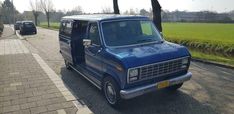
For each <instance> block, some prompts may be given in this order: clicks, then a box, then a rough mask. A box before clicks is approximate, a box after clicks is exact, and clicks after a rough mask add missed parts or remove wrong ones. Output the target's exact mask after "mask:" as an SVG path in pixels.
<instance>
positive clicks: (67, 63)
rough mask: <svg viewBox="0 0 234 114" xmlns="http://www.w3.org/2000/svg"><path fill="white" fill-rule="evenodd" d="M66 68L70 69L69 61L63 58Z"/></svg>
mask: <svg viewBox="0 0 234 114" xmlns="http://www.w3.org/2000/svg"><path fill="white" fill-rule="evenodd" d="M64 62H65V66H66V69H68V70H71V66H70V63H69V62H68V61H67V60H64Z"/></svg>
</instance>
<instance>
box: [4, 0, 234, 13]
mask: <svg viewBox="0 0 234 114" xmlns="http://www.w3.org/2000/svg"><path fill="white" fill-rule="evenodd" d="M1 1H3V0H1ZM52 1H53V4H54V8H55V9H56V10H72V9H73V8H74V7H76V6H81V7H82V9H83V11H84V12H86V13H98V12H101V11H102V9H105V8H110V9H112V7H113V5H112V0H52ZM118 1H119V8H120V10H121V12H124V11H126V10H129V9H131V8H132V9H136V8H137V9H142V8H144V9H146V10H149V9H150V8H151V0H118ZM159 2H160V4H161V6H162V9H164V10H169V11H174V10H179V11H184V10H186V11H204V10H210V11H216V12H227V11H231V10H234V5H233V4H234V0H159ZM14 5H15V6H16V9H17V10H19V11H20V12H23V11H28V10H30V5H29V0H14Z"/></svg>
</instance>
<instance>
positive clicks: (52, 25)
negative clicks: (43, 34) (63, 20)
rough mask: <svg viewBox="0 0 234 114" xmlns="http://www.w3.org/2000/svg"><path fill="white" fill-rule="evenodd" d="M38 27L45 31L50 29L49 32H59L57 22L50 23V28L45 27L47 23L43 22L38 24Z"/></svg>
mask: <svg viewBox="0 0 234 114" xmlns="http://www.w3.org/2000/svg"><path fill="white" fill-rule="evenodd" d="M39 27H42V28H46V29H51V30H57V31H58V30H59V23H57V22H51V23H50V27H48V26H47V23H45V22H43V23H40V25H39Z"/></svg>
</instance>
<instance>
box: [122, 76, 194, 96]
mask: <svg viewBox="0 0 234 114" xmlns="http://www.w3.org/2000/svg"><path fill="white" fill-rule="evenodd" d="M191 77H192V73H191V72H188V73H187V74H185V75H182V76H178V77H177V78H173V79H169V80H167V81H168V82H169V86H173V85H176V84H180V83H183V82H185V81H188V80H190V79H191ZM159 83H160V82H157V83H154V84H150V85H145V86H141V87H136V88H132V89H127V90H121V91H120V96H121V98H123V99H131V98H134V97H137V96H140V95H143V94H145V93H149V92H152V91H155V90H159V89H158V84H159Z"/></svg>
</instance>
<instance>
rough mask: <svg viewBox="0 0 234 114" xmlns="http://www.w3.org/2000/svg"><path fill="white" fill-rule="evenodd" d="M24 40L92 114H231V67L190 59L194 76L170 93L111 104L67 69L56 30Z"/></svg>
mask: <svg viewBox="0 0 234 114" xmlns="http://www.w3.org/2000/svg"><path fill="white" fill-rule="evenodd" d="M23 38H25V40H23V42H24V44H25V45H26V46H27V47H28V48H29V49H30V50H31V51H33V52H34V53H38V54H39V55H40V56H41V57H42V58H43V59H44V60H45V61H46V62H47V64H49V66H50V67H51V68H52V69H53V70H54V71H55V72H56V73H57V74H58V75H59V76H61V78H62V79H63V81H64V83H65V84H66V85H67V86H68V88H69V89H70V91H71V92H72V93H73V94H75V95H76V96H77V97H78V98H79V100H80V101H82V102H83V103H84V104H86V105H87V106H88V107H89V108H90V110H91V111H93V112H94V113H95V114H119V113H123V114H156V113H162V114H171V113H173V114H215V113H218V114H220V113H223V114H234V70H232V69H226V68H221V67H217V66H213V65H207V64H203V63H198V62H192V63H191V67H190V71H191V72H192V73H193V77H192V79H191V80H190V81H188V82H186V83H185V84H184V85H183V87H182V88H181V89H180V90H179V91H177V92H175V93H169V92H167V91H164V90H161V91H156V92H153V93H150V94H147V95H144V96H140V97H137V98H134V99H131V100H128V101H125V102H124V104H123V105H122V107H121V109H118V110H117V109H113V108H112V107H110V106H109V105H108V104H107V103H106V101H105V99H104V97H103V95H102V93H101V92H100V91H99V90H98V89H97V88H96V87H94V86H93V85H92V84H90V83H89V82H88V81H86V80H85V79H84V78H82V77H81V76H80V75H79V74H77V73H76V72H74V71H69V70H66V68H65V65H64V60H63V58H62V56H61V54H60V53H59V42H58V31H54V30H48V29H42V28H38V34H37V35H25V36H23Z"/></svg>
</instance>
